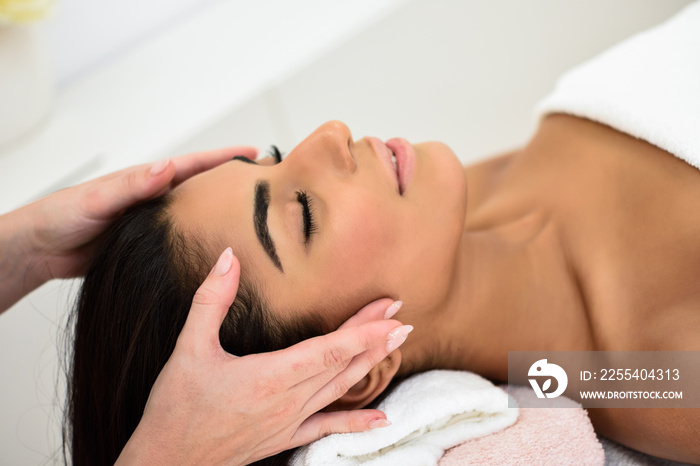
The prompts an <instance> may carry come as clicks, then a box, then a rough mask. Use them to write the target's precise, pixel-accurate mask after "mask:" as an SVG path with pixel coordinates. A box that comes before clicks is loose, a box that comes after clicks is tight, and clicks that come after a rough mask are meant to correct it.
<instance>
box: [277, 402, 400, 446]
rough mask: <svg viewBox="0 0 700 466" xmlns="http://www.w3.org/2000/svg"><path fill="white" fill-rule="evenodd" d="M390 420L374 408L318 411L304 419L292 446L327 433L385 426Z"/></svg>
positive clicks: (304, 443)
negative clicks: (328, 411)
mask: <svg viewBox="0 0 700 466" xmlns="http://www.w3.org/2000/svg"><path fill="white" fill-rule="evenodd" d="M389 425H391V422H389V421H387V419H386V415H385V414H384V413H383V412H381V411H379V410H376V409H360V410H355V411H334V412H330V413H326V412H319V413H316V414H314V415H312V416H311V417H309V418H308V419H307V420H305V421H304V422H303V423H302V424H301V425H300V426H299V429H297V431H296V433H295V434H294V435H293V437H292V440H291V443H292V445H293V447H298V446H301V445H307V444H309V443H311V442H315V441H316V440H319V439H321V438H323V437H325V436H327V435H331V434H344V433H349V432H364V431H366V430H370V429H374V428H377V427H387V426H389Z"/></svg>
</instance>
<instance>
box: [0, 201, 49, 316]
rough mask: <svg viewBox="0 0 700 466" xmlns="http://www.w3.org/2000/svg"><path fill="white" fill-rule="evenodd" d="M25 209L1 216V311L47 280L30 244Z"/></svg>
mask: <svg viewBox="0 0 700 466" xmlns="http://www.w3.org/2000/svg"><path fill="white" fill-rule="evenodd" d="M27 208H28V206H26V207H22V208H21V209H18V210H14V211H12V212H8V213H6V214H3V215H0V312H2V311H4V310H5V309H7V308H9V307H10V306H11V305H13V304H14V303H15V302H17V301H18V300H19V299H20V298H22V297H23V296H24V295H26V294H27V293H29V292H30V291H32V290H34V289H35V288H37V287H39V286H40V285H41V284H43V283H44V282H45V281H46V279H45V278H43V277H42V276H41V274H40V273H38V272H39V271H40V270H41V267H40V266H39V263H38V261H37V257H38V255H37V254H36V253H35V251H34V250H33V248H32V246H31V238H32V236H33V232H32V228H33V227H32V223H31V216H30V215H28V213H27Z"/></svg>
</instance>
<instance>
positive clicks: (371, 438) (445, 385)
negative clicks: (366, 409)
mask: <svg viewBox="0 0 700 466" xmlns="http://www.w3.org/2000/svg"><path fill="white" fill-rule="evenodd" d="M508 399H509V397H508V394H506V393H505V392H504V391H503V390H501V389H500V388H498V387H496V386H494V385H493V384H492V383H491V382H489V381H488V380H486V379H483V378H482V377H480V376H478V375H476V374H473V373H471V372H463V371H446V370H434V371H429V372H423V373H421V374H417V375H414V376H412V377H409V378H408V379H406V380H405V381H403V382H402V383H400V384H399V385H398V386H397V387H396V388H395V389H394V391H393V392H392V393H391V394H390V395H389V396H387V397H386V398H385V399H384V400H383V401H382V402H381V403H380V404H379V406H378V407H377V408H378V409H380V410H381V411H383V412H384V413H385V414H386V415H387V418H388V419H389V420H390V421H391V422H392V424H391V425H390V426H389V427H385V428H381V429H374V430H371V431H367V432H359V433H352V434H335V435H330V436H328V437H326V438H323V439H321V440H318V441H316V442H314V443H312V444H310V445H307V446H306V447H303V448H301V449H299V450H298V451H297V452H296V453H295V455H294V457H293V459H292V462H291V464H293V465H294V466H315V465H338V466H356V465H363V466H380V465H397V464H400V465H402V466H412V465H416V466H429V465H436V464H437V462H438V460H439V459H440V457H441V456H442V454H443V453H444V451H445V450H447V449H448V448H451V447H453V446H455V445H458V444H460V443H462V442H464V441H466V440H469V439H471V438H476V437H480V436H482V435H487V434H490V433H493V432H496V431H499V430H501V429H504V428H506V427H508V426H510V425H511V424H513V423H514V422H515V421H516V419H517V417H518V409H517V408H509V407H508ZM511 403H512V405H514V402H513V401H511Z"/></svg>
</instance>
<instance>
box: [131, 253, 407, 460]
mask: <svg viewBox="0 0 700 466" xmlns="http://www.w3.org/2000/svg"><path fill="white" fill-rule="evenodd" d="M239 274H240V265H239V263H238V261H237V260H236V258H235V257H234V256H233V253H232V252H231V250H230V248H229V249H227V250H226V251H225V252H224V253H223V254H222V255H221V257H220V258H219V261H218V262H217V264H216V266H215V267H214V269H213V270H212V272H211V273H210V274H209V276H208V277H207V279H206V280H205V282H204V283H203V284H202V286H201V287H200V289H199V290H198V292H197V295H196V296H195V298H194V300H193V305H192V309H191V310H190V313H189V316H188V317H187V321H186V323H185V326H184V328H183V329H182V332H181V334H180V336H179V338H178V341H177V344H176V346H175V350H174V351H173V354H172V355H171V357H170V359H169V360H168V362H167V363H166V365H165V367H164V368H163V370H162V371H161V373H160V375H159V376H158V378H157V380H156V382H155V384H154V385H153V389H152V390H151V394H150V396H149V398H148V402H147V404H146V408H145V411H144V414H143V417H142V419H141V422H140V424H139V425H138V427H137V428H136V430H135V432H134V434H133V435H132V437H131V439H130V440H129V442H128V443H127V445H126V446H125V448H124V450H123V451H122V454H121V456H120V457H119V460H118V461H117V464H229V465H239V464H248V463H251V462H253V461H257V460H259V459H262V458H265V457H268V456H271V455H274V454H276V453H279V452H281V451H284V450H288V449H290V448H294V447H297V446H300V445H303V444H307V443H310V442H312V441H314V440H317V439H319V438H321V437H323V436H325V435H328V434H331V433H336V432H357V431H364V430H368V429H370V428H373V427H383V426H385V425H387V422H386V416H385V415H384V414H383V413H382V412H381V411H377V410H369V409H368V410H357V411H349V412H330V413H318V412H317V411H319V410H320V409H322V408H324V407H325V406H327V405H328V404H330V403H331V402H333V401H335V400H336V399H337V398H339V397H340V396H342V395H343V394H344V393H345V392H346V391H347V390H348V389H349V388H350V387H352V386H353V385H354V384H355V383H357V382H359V381H360V380H361V379H362V377H364V376H365V375H366V374H367V372H369V370H370V369H371V368H372V367H374V366H375V365H376V364H378V363H379V362H380V361H381V360H382V359H384V358H385V357H386V356H387V354H388V352H387V342H388V341H389V339H390V336H389V332H391V331H392V330H394V329H395V328H397V327H399V326H400V325H401V323H400V322H398V321H396V320H389V319H388V318H386V317H387V315H386V313H387V308H389V307H390V306H389V305H390V304H392V301H391V300H389V299H381V300H378V301H374V302H373V303H371V304H369V305H367V306H365V308H363V309H362V310H361V311H360V312H359V313H358V314H356V315H355V316H354V317H353V318H351V319H350V320H349V321H348V322H346V324H344V325H343V327H341V329H339V330H337V331H335V332H333V333H331V334H328V335H324V336H321V337H317V338H313V339H310V340H307V341H304V342H301V343H299V344H297V345H295V346H292V347H290V348H287V349H284V350H281V351H276V352H272V353H265V354H254V355H249V356H244V357H236V356H233V355H230V354H228V353H226V352H225V351H224V349H223V348H222V347H221V345H220V343H219V327H220V326H221V323H222V321H223V319H224V317H225V315H226V313H227V311H228V308H229V306H230V304H231V303H232V302H233V299H234V297H235V295H236V291H237V288H238V280H239ZM394 309H396V308H395V307H394ZM390 315H391V313H389V316H390ZM401 342H402V340H401V339H400V340H399V341H396V342H395V343H396V344H400V343H401Z"/></svg>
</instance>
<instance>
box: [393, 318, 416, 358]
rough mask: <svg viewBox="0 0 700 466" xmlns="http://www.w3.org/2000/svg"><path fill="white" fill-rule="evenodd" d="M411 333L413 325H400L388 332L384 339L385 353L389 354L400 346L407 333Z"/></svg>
mask: <svg viewBox="0 0 700 466" xmlns="http://www.w3.org/2000/svg"><path fill="white" fill-rule="evenodd" d="M412 331H413V325H402V326H401V327H396V328H395V329H394V330H392V331H391V332H389V335H388V336H387V339H386V352H387V353H391V352H392V351H394V350H395V349H396V348H398V347H399V346H401V345H402V344H403V342H404V341H406V337H407V336H408V334H409V333H411V332H412Z"/></svg>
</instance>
